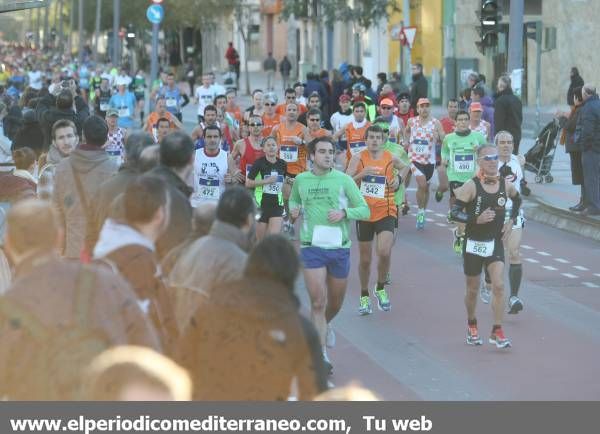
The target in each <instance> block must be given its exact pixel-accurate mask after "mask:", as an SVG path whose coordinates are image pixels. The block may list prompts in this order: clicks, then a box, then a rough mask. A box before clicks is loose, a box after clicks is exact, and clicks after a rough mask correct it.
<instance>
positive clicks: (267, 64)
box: [263, 51, 277, 90]
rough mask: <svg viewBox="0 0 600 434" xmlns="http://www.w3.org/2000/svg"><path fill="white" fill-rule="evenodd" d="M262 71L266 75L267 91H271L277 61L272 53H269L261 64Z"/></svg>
mask: <svg viewBox="0 0 600 434" xmlns="http://www.w3.org/2000/svg"><path fill="white" fill-rule="evenodd" d="M263 70H264V71H265V72H266V74H267V90H273V89H274V88H273V82H274V79H275V72H276V71H277V61H276V60H275V59H274V58H273V53H271V52H270V51H269V54H268V55H267V58H266V59H265V60H264V62H263Z"/></svg>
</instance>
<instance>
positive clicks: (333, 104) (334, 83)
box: [329, 69, 346, 113]
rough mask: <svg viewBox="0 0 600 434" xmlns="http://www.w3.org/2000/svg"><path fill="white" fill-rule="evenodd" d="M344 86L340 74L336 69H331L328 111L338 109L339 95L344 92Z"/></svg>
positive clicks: (333, 111) (332, 111) (331, 111)
mask: <svg viewBox="0 0 600 434" xmlns="http://www.w3.org/2000/svg"><path fill="white" fill-rule="evenodd" d="M345 88H346V83H345V81H344V78H343V77H342V74H340V71H338V70H337V69H334V70H333V78H332V80H331V100H330V104H329V106H330V109H329V113H335V112H337V111H339V110H340V104H339V100H340V97H341V96H342V95H343V94H344V89H345Z"/></svg>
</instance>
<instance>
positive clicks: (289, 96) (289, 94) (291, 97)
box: [275, 87, 307, 116]
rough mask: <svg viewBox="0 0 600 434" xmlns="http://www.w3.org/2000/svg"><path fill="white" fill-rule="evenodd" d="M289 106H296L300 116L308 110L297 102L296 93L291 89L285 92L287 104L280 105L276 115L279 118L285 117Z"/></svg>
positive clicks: (276, 109)
mask: <svg viewBox="0 0 600 434" xmlns="http://www.w3.org/2000/svg"><path fill="white" fill-rule="evenodd" d="M288 104H296V105H297V107H298V116H300V115H301V114H302V113H304V112H305V111H307V108H306V106H305V105H304V104H298V103H297V102H296V91H295V90H294V89H292V88H291V87H290V88H288V89H286V90H285V102H283V103H281V104H279V105H278V106H277V107H276V108H275V113H277V114H278V115H279V116H285V111H286V107H287V105H288Z"/></svg>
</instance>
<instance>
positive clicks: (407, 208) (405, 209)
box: [402, 202, 410, 215]
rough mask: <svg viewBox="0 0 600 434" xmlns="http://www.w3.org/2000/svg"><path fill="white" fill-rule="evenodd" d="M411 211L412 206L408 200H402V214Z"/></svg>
mask: <svg viewBox="0 0 600 434" xmlns="http://www.w3.org/2000/svg"><path fill="white" fill-rule="evenodd" d="M409 211H410V206H409V205H408V202H402V215H406V214H408V212H409Z"/></svg>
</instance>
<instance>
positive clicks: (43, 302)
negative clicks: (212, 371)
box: [0, 254, 161, 400]
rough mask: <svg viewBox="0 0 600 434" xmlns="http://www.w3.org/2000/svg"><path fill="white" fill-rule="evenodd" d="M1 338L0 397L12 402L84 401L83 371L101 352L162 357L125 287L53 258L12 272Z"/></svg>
mask: <svg viewBox="0 0 600 434" xmlns="http://www.w3.org/2000/svg"><path fill="white" fill-rule="evenodd" d="M17 307H18V308H17ZM0 335H1V336H2V345H0V396H2V397H4V398H7V399H9V400H73V399H81V395H80V393H79V392H80V386H81V376H82V374H83V372H84V369H85V368H86V367H87V366H88V364H89V362H90V361H91V360H92V359H93V357H95V356H97V355H98V354H99V353H100V352H101V351H103V350H104V349H107V348H109V347H111V346H114V345H143V346H148V347H150V348H153V349H156V350H159V351H160V349H161V348H160V344H159V342H158V339H157V337H156V332H155V331H154V329H153V327H152V325H151V323H150V321H149V319H148V317H147V316H146V315H145V314H144V313H143V312H142V310H141V309H140V306H139V304H138V302H137V298H136V296H135V294H134V293H133V292H132V290H131V288H130V287H129V285H128V284H127V282H125V281H124V280H123V279H122V278H121V277H119V276H117V275H115V274H113V273H111V272H110V271H108V270H106V269H103V268H102V267H99V266H96V265H86V266H82V265H81V264H80V263H78V262H75V261H65V260H62V259H58V258H56V257H54V256H53V255H52V254H41V255H39V256H33V257H30V258H28V259H27V260H26V261H24V262H23V263H22V264H20V265H19V266H18V267H17V268H16V270H15V275H14V280H13V282H12V284H11V286H10V287H9V289H8V290H7V292H6V293H5V294H4V295H3V296H1V297H0ZM76 336H80V337H83V336H86V338H85V339H83V338H82V339H78V338H77V337H76ZM67 343H68V344H69V345H70V347H68V348H65V346H64V345H65V344H67ZM59 361H62V362H59Z"/></svg>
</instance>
